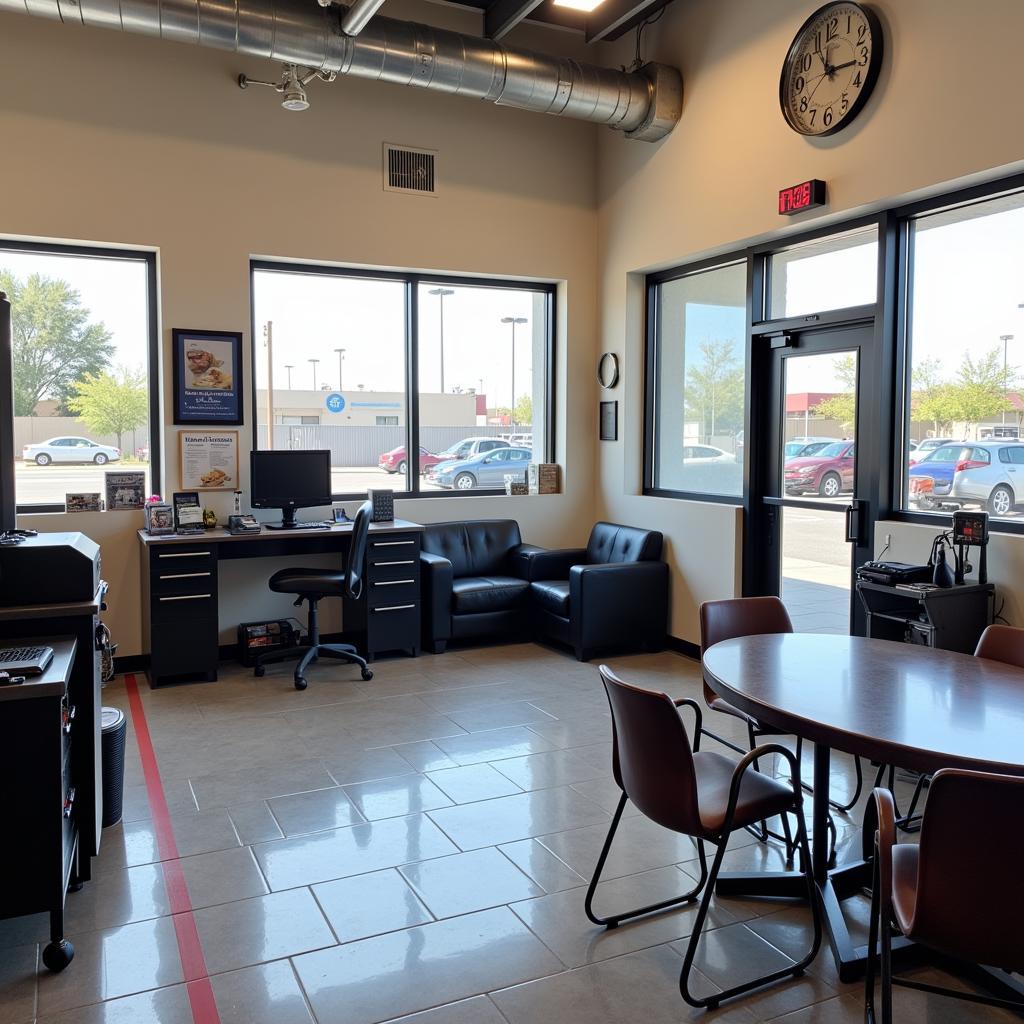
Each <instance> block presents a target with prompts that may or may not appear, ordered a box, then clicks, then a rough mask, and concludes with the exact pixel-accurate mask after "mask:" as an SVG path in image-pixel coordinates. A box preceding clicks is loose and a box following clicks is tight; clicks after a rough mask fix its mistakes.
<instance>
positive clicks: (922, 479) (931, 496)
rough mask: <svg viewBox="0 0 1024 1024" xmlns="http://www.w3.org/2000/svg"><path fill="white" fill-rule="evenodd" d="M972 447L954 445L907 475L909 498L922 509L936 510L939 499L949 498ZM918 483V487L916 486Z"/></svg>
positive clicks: (943, 447) (936, 452) (934, 452)
mask: <svg viewBox="0 0 1024 1024" xmlns="http://www.w3.org/2000/svg"><path fill="white" fill-rule="evenodd" d="M970 448H971V446H970V445H967V444H964V443H963V442H956V441H954V442H952V443H949V444H944V445H941V446H940V447H938V448H934V449H933V450H932V451H930V452H929V453H928V454H927V455H926V456H925V457H924V458H923V459H921V461H920V462H915V463H914V465H913V466H911V467H910V469H909V470H908V471H907V476H908V478H909V486H908V488H907V489H908V491H909V492H910V498H911V500H912V501H915V502H916V504H917V505H918V507H919V508H921V509H932V508H934V507H935V503H936V499H941V498H945V497H948V496H949V493H950V491H951V490H952V489H953V476H954V475H955V473H956V471H957V467H958V466H960V465H962V464H963V462H964V459H965V458H966V457H967V456H968V455H969V453H970ZM915 481H917V483H915Z"/></svg>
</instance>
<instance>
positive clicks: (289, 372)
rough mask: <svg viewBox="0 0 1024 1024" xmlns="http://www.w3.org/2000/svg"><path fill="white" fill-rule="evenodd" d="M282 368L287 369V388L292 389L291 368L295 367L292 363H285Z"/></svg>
mask: <svg viewBox="0 0 1024 1024" xmlns="http://www.w3.org/2000/svg"><path fill="white" fill-rule="evenodd" d="M284 368H285V369H286V370H287V371H288V390H289V391H291V389H292V370H294V369H295V366H294V364H290V363H285V364H284Z"/></svg>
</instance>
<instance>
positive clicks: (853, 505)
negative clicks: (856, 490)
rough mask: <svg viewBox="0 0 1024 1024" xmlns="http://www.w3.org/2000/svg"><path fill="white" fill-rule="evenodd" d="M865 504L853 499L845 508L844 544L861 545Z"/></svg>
mask: <svg viewBox="0 0 1024 1024" xmlns="http://www.w3.org/2000/svg"><path fill="white" fill-rule="evenodd" d="M866 505H867V502H864V501H860V500H857V499H854V500H853V501H852V502H850V504H849V505H847V507H846V511H845V514H846V543H847V544H860V543H862V539H861V538H862V534H863V526H864V511H865V507H866Z"/></svg>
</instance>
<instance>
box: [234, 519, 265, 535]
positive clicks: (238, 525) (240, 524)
mask: <svg viewBox="0 0 1024 1024" xmlns="http://www.w3.org/2000/svg"><path fill="white" fill-rule="evenodd" d="M262 529H263V527H262V526H260V524H259V523H258V522H257V520H256V517H255V516H228V533H230V534H232V535H233V536H236V537H237V536H238V535H239V534H241V533H259V532H260V530H262Z"/></svg>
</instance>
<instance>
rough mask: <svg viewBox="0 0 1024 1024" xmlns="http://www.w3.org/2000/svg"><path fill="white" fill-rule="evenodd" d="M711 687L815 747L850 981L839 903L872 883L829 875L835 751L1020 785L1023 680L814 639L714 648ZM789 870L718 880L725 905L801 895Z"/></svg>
mask: <svg viewBox="0 0 1024 1024" xmlns="http://www.w3.org/2000/svg"><path fill="white" fill-rule="evenodd" d="M703 664H704V678H705V679H706V680H707V682H708V685H709V686H710V687H711V688H712V689H713V690H714V691H715V693H717V694H719V695H720V696H722V697H724V698H725V699H726V700H727V701H729V703H730V704H733V705H735V706H736V707H738V708H739V709H740V710H741V711H745V712H747V714H749V715H753V716H754V717H755V718H757V719H758V720H759V721H761V722H764V723H767V724H769V725H771V726H774V727H775V728H776V729H777V730H778V731H780V732H783V733H792V734H793V735H796V736H802V737H803V738H804V739H807V740H810V741H811V742H812V743H813V744H814V811H813V815H812V819H813V820H812V826H811V831H812V835H813V838H814V845H813V849H812V860H813V862H814V877H815V880H816V882H817V883H818V889H819V892H820V894H821V899H822V906H823V909H824V914H825V919H826V929H827V933H828V935H829V938H830V941H831V945H832V952H833V954H834V956H835V959H836V966H837V967H838V969H839V975H840V977H841V978H842V979H843V980H844V981H852V980H854V979H855V978H856V977H857V976H858V974H859V973H860V972H861V971H862V970H863V966H864V963H865V957H866V955H867V949H866V947H864V946H861V947H855V946H854V945H853V943H852V940H851V938H850V935H849V931H848V930H847V927H846V922H845V919H844V918H843V914H842V908H841V906H840V903H841V901H842V899H844V898H846V897H848V896H851V895H854V894H855V893H857V892H860V891H861V889H862V888H863V887H864V886H867V885H870V878H871V876H870V865H869V863H868V862H867V861H866V860H862V861H856V862H854V863H852V864H844V865H842V866H841V867H839V868H834V869H832V870H831V871H830V870H829V869H828V796H829V792H828V790H829V768H830V751H831V750H832V749H833V748H834V749H836V750H842V751H845V752H846V753H848V754H858V755H860V756H861V757H865V758H869V759H870V760H873V761H876V762H879V763H882V764H892V765H897V766H898V767H901V768H910V769H913V770H915V771H919V772H934V771H937V770H938V769H940V768H954V767H955V768H969V769H973V770H976V771H987V772H1004V773H1007V774H1012V775H1024V743H1022V742H1021V736H1022V735H1024V671H1021V670H1020V669H1018V668H1015V667H1013V666H1010V665H1005V664H1003V663H1002V662H997V661H989V660H987V659H983V658H974V657H972V656H970V655H968V654H959V653H956V652H953V651H938V650H934V649H932V648H930V647H920V646H917V645H914V644H902V643H894V642H892V641H889V640H871V639H867V638H865V637H857V636H828V635H825V634H818V633H779V634H767V635H762V636H748V637H738V638H737V639H734V640H726V641H723V642H722V643H719V644H715V645H714V646H713V647H711V648H709V649H708V650H707V651H706V652H705V654H704V659H703ZM801 878H802V876H800V875H797V874H795V873H793V872H774V873H764V874H761V875H746V874H744V875H738V874H732V875H722V876H720V879H719V885H718V891H719V892H720V893H721V894H722V895H748V896H750V895H754V896H796V895H798V894H799V892H800V885H801Z"/></svg>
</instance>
